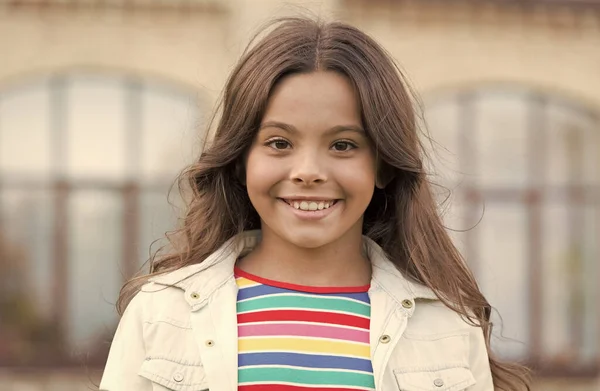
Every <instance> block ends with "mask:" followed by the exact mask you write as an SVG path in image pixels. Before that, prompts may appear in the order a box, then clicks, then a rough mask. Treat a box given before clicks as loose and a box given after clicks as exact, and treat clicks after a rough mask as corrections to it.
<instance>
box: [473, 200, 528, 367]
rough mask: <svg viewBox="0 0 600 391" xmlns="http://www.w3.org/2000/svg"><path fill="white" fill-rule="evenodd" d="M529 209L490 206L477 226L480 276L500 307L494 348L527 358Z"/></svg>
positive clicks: (492, 301)
mask: <svg viewBox="0 0 600 391" xmlns="http://www.w3.org/2000/svg"><path fill="white" fill-rule="evenodd" d="M525 212H526V209H525V208H524V207H522V206H520V205H496V204H488V205H486V209H485V215H484V216H483V220H482V221H481V223H480V225H479V226H477V228H475V231H476V234H477V237H478V239H479V241H478V243H479V252H478V254H479V256H480V257H481V262H480V265H479V273H478V279H479V283H480V284H481V288H482V291H483V292H484V294H485V296H486V298H487V299H488V301H489V302H490V304H491V305H492V306H493V307H494V308H495V309H497V310H498V313H499V314H500V316H501V317H502V320H500V319H499V318H498V316H497V314H494V315H493V317H492V322H494V324H495V325H496V327H495V330H494V338H493V340H492V342H493V347H494V349H495V350H496V351H497V352H498V353H499V354H501V355H502V356H504V357H507V358H511V359H513V358H514V359H521V358H525V357H527V353H528V352H527V343H528V338H529V308H528V297H529V281H528V278H527V276H528V262H527V258H526V256H527V221H526V213H525Z"/></svg>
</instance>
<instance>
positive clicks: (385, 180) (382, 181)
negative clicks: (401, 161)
mask: <svg viewBox="0 0 600 391" xmlns="http://www.w3.org/2000/svg"><path fill="white" fill-rule="evenodd" d="M376 175H377V177H376V179H375V186H376V187H377V188H378V189H385V188H386V187H387V185H389V184H390V182H391V181H392V180H393V179H394V176H395V175H394V169H393V168H392V167H390V166H389V165H388V164H386V163H385V162H384V161H383V160H381V159H377V174H376Z"/></svg>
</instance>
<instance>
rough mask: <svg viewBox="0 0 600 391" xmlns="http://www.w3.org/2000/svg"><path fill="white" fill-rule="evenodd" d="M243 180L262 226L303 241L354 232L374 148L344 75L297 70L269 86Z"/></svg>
mask: <svg viewBox="0 0 600 391" xmlns="http://www.w3.org/2000/svg"><path fill="white" fill-rule="evenodd" d="M246 185H247V188H248V195H249V197H250V200H251V202H252V204H253V205H254V208H255V209H256V211H257V212H258V214H259V215H260V217H261V220H262V229H263V231H266V230H270V231H273V233H274V234H276V236H277V237H280V238H282V239H283V240H285V241H287V242H290V243H293V244H295V245H296V246H299V247H305V248H316V247H320V246H323V245H326V244H329V243H333V242H334V241H337V240H338V239H342V238H348V239H350V240H357V239H360V235H361V232H362V217H363V213H364V212H365V210H366V208H367V206H368V205H369V202H370V201H371V198H372V196H373V191H374V186H375V155H374V152H373V149H372V147H371V145H370V143H369V140H368V139H367V137H366V134H365V133H364V131H363V128H362V124H361V115H360V109H359V106H358V99H357V97H356V94H355V92H354V90H353V88H352V85H351V84H350V82H349V81H348V80H347V79H346V78H345V77H343V76H341V75H339V74H337V73H334V72H313V73H309V74H296V75H291V76H289V77H287V78H285V79H283V80H282V81H281V82H280V83H279V84H278V85H277V86H276V87H275V88H274V90H273V92H272V94H271V97H270V99H269V102H268V106H267V110H266V112H265V115H264V117H263V119H262V121H261V128H260V130H259V131H258V133H257V135H256V137H255V139H254V142H253V144H252V146H251V148H250V151H249V154H248V158H247V162H246ZM327 207H328V208H327ZM304 209H310V210H304ZM313 209H316V210H313Z"/></svg>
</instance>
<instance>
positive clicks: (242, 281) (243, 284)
mask: <svg viewBox="0 0 600 391" xmlns="http://www.w3.org/2000/svg"><path fill="white" fill-rule="evenodd" d="M235 282H236V284H237V285H238V287H240V288H248V287H250V286H256V285H260V284H259V283H258V282H254V281H252V280H249V279H247V278H244V277H238V278H236V280H235Z"/></svg>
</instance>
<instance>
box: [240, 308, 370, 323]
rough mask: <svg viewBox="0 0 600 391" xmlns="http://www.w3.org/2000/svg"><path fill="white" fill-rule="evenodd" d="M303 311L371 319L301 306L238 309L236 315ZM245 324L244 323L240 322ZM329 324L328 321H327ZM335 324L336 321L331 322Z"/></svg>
mask: <svg viewBox="0 0 600 391" xmlns="http://www.w3.org/2000/svg"><path fill="white" fill-rule="evenodd" d="M290 310H291V311H304V312H327V313H331V314H340V315H350V316H356V317H357V318H362V319H371V317H370V316H364V315H359V314H355V313H354V312H345V311H334V310H329V309H325V308H303V307H271V308H259V309H257V310H250V311H238V315H242V314H254V313H256V312H269V311H290ZM319 323H325V322H321V321H319ZM242 324H245V323H242ZM328 324H329V323H328ZM333 324H336V323H333Z"/></svg>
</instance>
